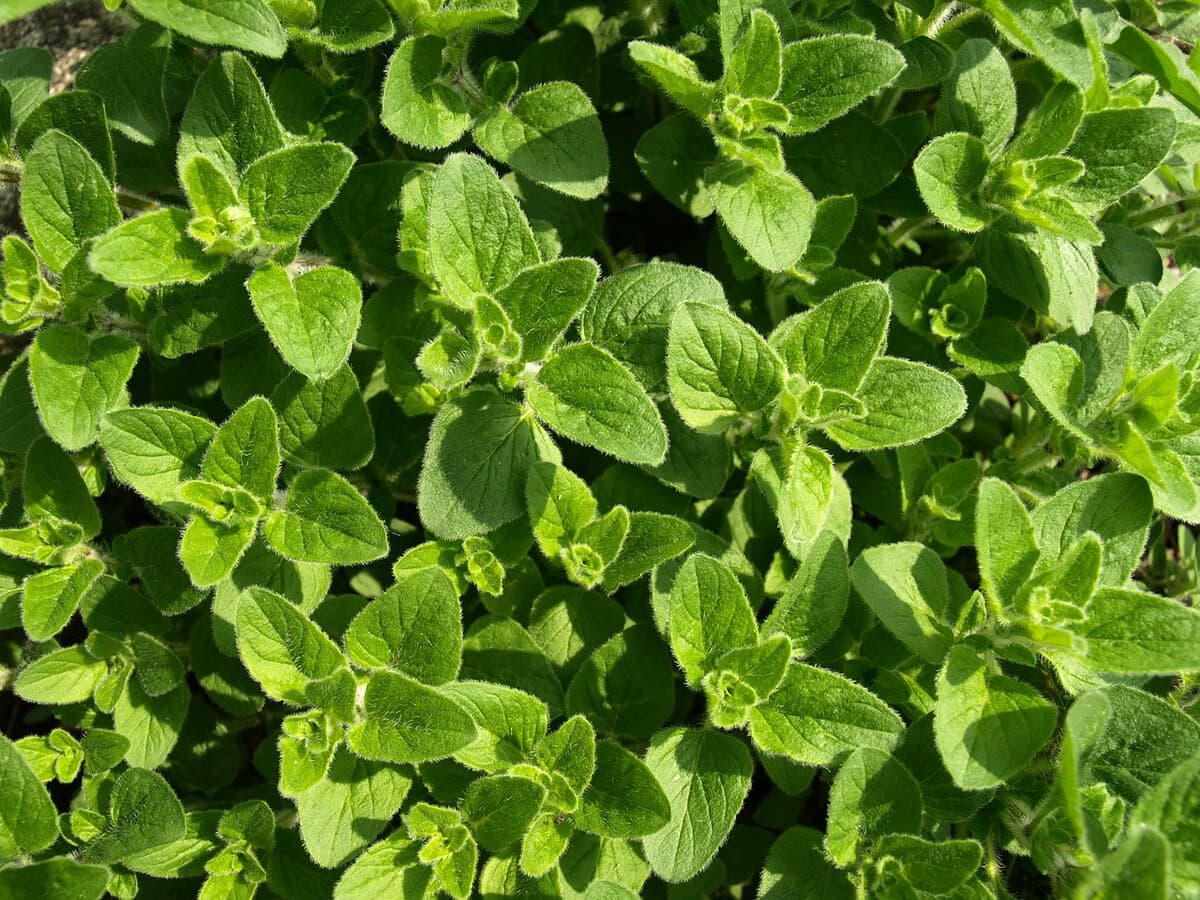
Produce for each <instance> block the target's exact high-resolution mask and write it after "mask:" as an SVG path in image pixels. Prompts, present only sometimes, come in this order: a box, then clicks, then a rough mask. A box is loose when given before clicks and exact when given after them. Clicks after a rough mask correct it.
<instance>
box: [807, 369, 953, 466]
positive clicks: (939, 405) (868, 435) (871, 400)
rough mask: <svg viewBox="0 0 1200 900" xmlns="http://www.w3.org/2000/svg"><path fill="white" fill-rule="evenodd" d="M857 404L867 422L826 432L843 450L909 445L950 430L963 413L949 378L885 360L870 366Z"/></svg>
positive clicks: (836, 426) (841, 425)
mask: <svg viewBox="0 0 1200 900" xmlns="http://www.w3.org/2000/svg"><path fill="white" fill-rule="evenodd" d="M858 399H860V400H861V401H862V402H863V403H865V404H866V407H867V415H866V417H864V418H862V419H857V420H846V421H842V422H836V423H831V424H829V425H827V426H826V427H825V431H826V432H827V433H828V434H829V436H830V437H831V438H833V439H834V440H835V441H837V442H838V443H839V444H841V446H843V447H844V448H846V449H847V450H874V449H881V448H883V447H899V446H903V445H905V444H914V443H916V442H917V441H922V440H924V439H925V438H928V437H932V436H933V435H935V434H938V433H939V432H941V431H944V430H945V429H947V428H949V427H950V426H951V425H953V424H954V423H955V422H956V421H958V419H959V418H960V417H961V416H962V414H963V413H964V412H965V411H966V408H967V395H966V392H965V391H964V390H963V388H962V385H961V384H959V383H958V381H957V380H956V379H954V378H953V377H951V376H950V375H947V374H946V373H945V372H940V371H938V370H937V369H934V368H933V367H931V366H927V365H924V364H922V363H917V362H912V361H911V360H907V359H894V358H892V357H888V356H884V357H880V358H879V359H877V360H876V361H875V364H874V365H873V366H872V367H871V371H869V372H868V373H867V377H866V379H864V381H863V383H862V387H861V388H859V390H858Z"/></svg>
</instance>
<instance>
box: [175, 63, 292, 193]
mask: <svg viewBox="0 0 1200 900" xmlns="http://www.w3.org/2000/svg"><path fill="white" fill-rule="evenodd" d="M283 145H284V139H283V128H282V126H280V124H279V120H278V119H276V118H275V111H274V110H273V109H272V108H271V101H270V100H268V99H267V92H266V91H265V90H263V86H262V82H261V81H259V79H258V75H257V74H255V71H254V68H253V67H252V66H251V65H250V62H249V61H248V60H247V59H246V57H244V56H242V55H241V54H240V53H222V54H221V55H219V56H218V57H217V58H216V59H215V60H213V61H212V62H211V63H210V64H209V66H208V68H207V69H205V70H204V73H203V74H202V75H201V76H200V78H199V80H197V82H196V88H195V90H194V91H193V92H192V98H191V100H190V101H189V103H188V105H187V110H186V111H185V112H184V114H183V121H182V123H181V124H180V126H179V160H180V163H181V165H180V166H179V168H180V171H182V170H183V169H184V166H183V165H182V163H183V162H184V161H186V160H187V158H188V157H190V156H206V157H208V159H209V160H210V161H211V162H213V163H216V165H217V167H218V168H219V169H220V170H221V171H222V172H223V173H224V175H225V177H226V178H227V179H228V180H229V182H230V184H237V183H238V182H239V181H240V180H241V177H242V173H243V172H245V171H246V169H247V168H248V167H249V166H250V164H251V163H252V162H254V161H255V160H256V159H258V158H259V157H261V156H263V155H265V154H267V153H270V152H271V151H272V150H277V149H279V148H280V147H282V146H283Z"/></svg>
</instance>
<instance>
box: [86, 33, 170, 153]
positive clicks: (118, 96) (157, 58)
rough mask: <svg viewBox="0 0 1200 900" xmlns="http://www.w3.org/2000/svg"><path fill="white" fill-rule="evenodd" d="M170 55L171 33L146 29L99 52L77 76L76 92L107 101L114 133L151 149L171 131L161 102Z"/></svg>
mask: <svg viewBox="0 0 1200 900" xmlns="http://www.w3.org/2000/svg"><path fill="white" fill-rule="evenodd" d="M170 49H171V34H170V32H169V31H167V30H165V29H163V28H160V27H158V26H157V25H152V24H143V25H141V26H139V27H138V28H135V29H134V30H133V31H131V32H130V33H129V34H128V35H126V36H125V37H124V38H123V39H122V40H121V41H119V42H118V43H115V44H107V45H105V46H102V47H97V48H96V49H95V50H94V51H93V52H92V54H91V55H90V56H89V57H88V58H87V59H86V60H85V61H84V64H83V66H82V67H81V68H80V70H79V72H78V74H77V75H76V76H75V86H76V87H77V88H78V89H79V90H83V91H91V92H93V93H96V94H98V95H100V96H101V97H102V98H104V111H105V113H106V114H107V117H108V121H109V123H111V125H112V127H113V128H114V129H115V130H117V131H119V132H120V133H121V134H123V135H124V136H125V137H127V138H129V139H130V140H131V141H137V142H138V143H140V144H145V145H147V146H153V145H155V144H157V143H158V142H159V141H161V140H162V139H163V138H165V137H166V135H167V132H168V131H169V130H170V127H171V123H170V118H169V116H168V113H167V104H166V100H165V99H164V97H163V76H164V74H165V71H166V66H167V57H168V55H169V53H170Z"/></svg>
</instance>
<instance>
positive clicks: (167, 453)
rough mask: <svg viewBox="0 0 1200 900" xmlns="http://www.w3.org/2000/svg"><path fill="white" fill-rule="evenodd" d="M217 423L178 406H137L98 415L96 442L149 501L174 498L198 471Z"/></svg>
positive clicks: (114, 467) (119, 474)
mask: <svg viewBox="0 0 1200 900" xmlns="http://www.w3.org/2000/svg"><path fill="white" fill-rule="evenodd" d="M216 431H217V429H216V426H215V425H213V424H212V423H211V422H209V421H208V420H207V419H202V418H200V417H199V416H193V415H191V414H189V413H185V412H181V411H179V410H176V409H166V408H157V407H152V406H140V407H135V408H132V409H119V410H115V411H113V412H110V413H109V414H108V415H106V416H104V418H102V419H101V420H100V447H101V448H102V449H103V450H104V455H105V457H107V459H108V464H109V465H110V466H111V467H112V470H113V473H114V474H115V475H116V476H117V478H119V479H120V480H121V481H123V482H125V483H126V484H128V485H129V486H130V487H131V488H133V489H134V490H135V491H137V492H138V493H139V494H142V495H143V496H145V497H146V499H148V500H149V501H150V502H151V503H155V504H159V505H162V504H165V503H168V502H170V501H171V500H173V499H175V493H176V490H177V489H178V487H179V485H180V484H181V483H182V482H184V481H188V480H189V479H192V478H195V477H196V476H198V475H199V474H200V466H201V463H202V461H203V456H204V451H205V449H206V448H207V446H208V444H209V442H210V441H211V439H212V436H213V435H214V434H216Z"/></svg>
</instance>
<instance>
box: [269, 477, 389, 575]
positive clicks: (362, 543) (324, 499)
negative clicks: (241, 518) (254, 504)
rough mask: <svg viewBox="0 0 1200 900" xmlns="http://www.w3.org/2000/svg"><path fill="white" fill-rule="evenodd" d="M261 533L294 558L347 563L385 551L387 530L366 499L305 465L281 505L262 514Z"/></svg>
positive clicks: (347, 485) (341, 481) (340, 479)
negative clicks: (267, 514) (274, 510)
mask: <svg viewBox="0 0 1200 900" xmlns="http://www.w3.org/2000/svg"><path fill="white" fill-rule="evenodd" d="M263 536H264V537H266V539H267V543H268V544H270V545H271V547H273V548H274V549H275V550H276V552H278V553H279V554H280V555H281V556H284V557H286V558H287V559H294V560H296V561H298V562H318V563H335V564H339V565H353V564H355V563H366V562H370V561H371V560H374V559H379V558H380V557H381V556H383V555H384V554H386V553H387V549H388V537H387V529H386V528H385V527H384V524H383V522H381V521H380V520H379V516H378V515H377V514H376V512H375V510H373V509H372V508H371V505H370V504H369V503H368V502H367V500H366V498H365V497H363V495H362V494H360V493H359V492H358V490H357V489H356V488H355V487H354V486H353V485H352V484H350V482H348V481H347V480H346V479H345V478H343V477H342V476H340V475H337V474H335V473H333V472H330V471H328V470H327V469H308V470H306V471H304V472H301V473H300V474H299V475H298V476H296V478H295V480H294V481H293V482H292V483H291V485H290V487H289V488H288V493H287V498H286V499H285V500H284V503H283V508H282V509H281V510H279V511H278V512H273V513H271V514H270V515H269V516H267V518H266V520H265V521H264V522H263Z"/></svg>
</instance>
